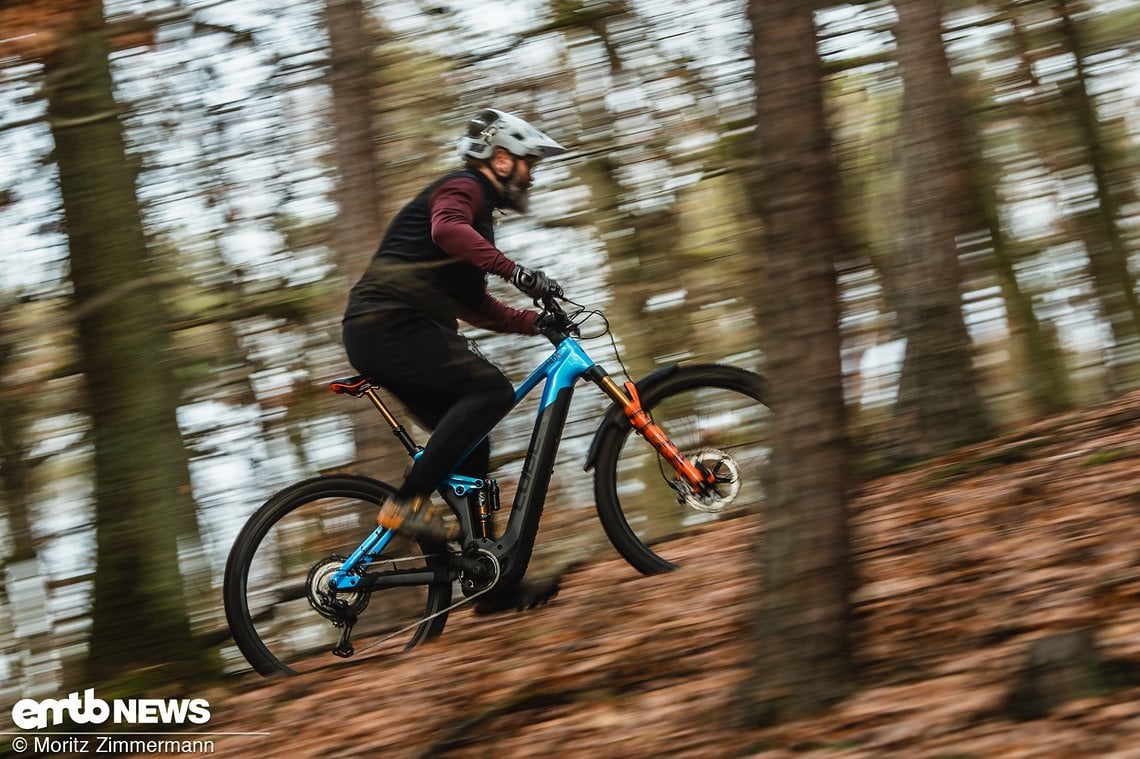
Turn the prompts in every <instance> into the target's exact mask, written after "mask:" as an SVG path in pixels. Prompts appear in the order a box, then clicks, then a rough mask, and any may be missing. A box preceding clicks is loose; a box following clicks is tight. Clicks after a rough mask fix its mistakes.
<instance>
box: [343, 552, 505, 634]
mask: <svg viewBox="0 0 1140 759" xmlns="http://www.w3.org/2000/svg"><path fill="white" fill-rule="evenodd" d="M436 555H438V554H431V555H424V556H402V557H400V558H397V559H385V561H390V562H393V563H395V562H397V561H415V560H417V559H426V558H433V557H434V556H436ZM486 555H487V556H490V557H491V560H492V561H493V562H494V566H495V576H494V578H493V579H492V580H491V581H490V582H489V583H488V584H487V587H485V588H483V589H482V590H480V591H478V592H476V593H472V594H471V595H469V596H464V597H463V598H461V599H459V600H458V601H456V602H455V603H453V604H451V606H448V607H447V608H444V609H440V610H439V611H436V612H432V613H431V614H428V615H427V616H426V617H424V618H422V619H419V620H416V621H415V622H411V623H409V624H407V625H404V626H403V627H401V628H400V629H399V630H393V631H392V632H390V633H388V634H387V635H385V636H384V637H383V638H379V639H378V640H374V641H372V642H371V643H369V644H368V645H366V646H364V647H362V648H360V649H359V650H358V651H357V654H362V653H364V652H365V651H368V650H370V649H373V648H375V647H376V646H379V645H380V644H381V643H385V642H387V641H389V640H391V639H392V638H395V637H396V636H397V635H401V634H403V633H406V632H407V631H408V630H411V629H413V628H416V627H419V626H420V625H422V624H424V623H425V622H430V621H432V620H433V619H436V618H437V617H442V616H443V615H444V614H450V613H451V612H453V611H455V610H456V609H458V608H459V607H460V606H465V605H466V604H469V603H471V602H472V601H474V600H475V599H476V598H478V597H479V596H481V595H483V594H484V593H489V592H490V591H492V590H494V589H495V586H496V584H497V583H498V582H499V577H500V576H501V575H502V569H501V568H500V566H499V560H498V559H496V558H495V556H494V554H491V553H488V554H486Z"/></svg>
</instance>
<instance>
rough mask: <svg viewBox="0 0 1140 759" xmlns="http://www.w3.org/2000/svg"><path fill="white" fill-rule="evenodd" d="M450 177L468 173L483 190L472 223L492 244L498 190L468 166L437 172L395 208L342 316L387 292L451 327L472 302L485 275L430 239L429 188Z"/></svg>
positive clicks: (373, 304)
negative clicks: (440, 174) (439, 174)
mask: <svg viewBox="0 0 1140 759" xmlns="http://www.w3.org/2000/svg"><path fill="white" fill-rule="evenodd" d="M456 177H471V178H472V179H474V180H476V182H478V184H479V187H480V188H481V189H482V190H483V210H482V212H481V213H480V214H479V216H478V217H477V218H475V219H474V221H473V223H472V226H473V227H474V228H475V231H476V232H478V233H479V234H480V235H482V236H483V237H484V238H485V239H486V240H487V241H488V242H490V243H492V244H494V242H495V229H494V217H493V214H494V210H495V202H496V200H497V199H498V194H497V193H496V191H495V188H494V186H493V185H492V184H491V182H490V180H488V179H487V178H486V177H485V176H483V175H482V174H480V173H479V172H478V171H475V170H474V169H465V170H463V171H456V172H453V173H451V174H448V175H446V176H444V177H440V178H439V179H437V180H435V181H434V182H432V183H431V184H429V185H428V186H427V187H425V188H424V189H423V190H422V191H421V192H420V194H419V195H417V196H416V197H415V198H414V199H413V200H412V201H411V202H410V203H408V204H407V205H406V206H404V208H403V209H402V210H401V211H400V213H398V214H396V218H394V219H393V220H392V223H391V224H389V225H388V229H387V231H386V232H385V233H384V238H383V239H382V240H381V241H380V247H379V248H378V249H377V250H376V255H375V256H374V257H373V258H372V263H371V264H370V265H369V266H368V269H367V270H366V271H365V272H364V276H363V277H361V278H360V281H359V282H357V283H356V285H355V286H354V287H353V288H352V291H351V293H350V294H349V302H348V309H347V310H346V311H345V318H348V317H352V316H358V315H360V314H364V313H370V312H374V311H377V310H381V309H382V308H383V306H384V305H385V304H391V299H392V298H393V297H395V298H397V299H399V300H401V301H404V302H405V303H409V304H411V305H413V306H415V307H416V308H418V309H420V310H421V311H423V312H424V313H425V314H427V315H428V316H430V317H432V318H433V319H436V320H437V321H439V322H440V323H442V324H444V325H446V326H448V327H450V328H453V329H454V328H457V327H458V325H456V317H457V316H458V315H459V314H460V313H462V312H463V311H464V310H467V309H469V308H473V307H474V306H476V305H477V304H478V303H479V302H480V301H481V300H482V298H483V293H484V292H486V289H487V275H486V274H485V273H484V272H483V271H481V270H480V269H478V268H477V267H475V266H472V265H471V264H469V263H466V262H464V261H460V260H458V259H456V258H453V257H451V256H449V255H448V254H447V253H445V252H444V251H443V250H442V249H441V248H440V247H439V246H438V245H436V244H435V243H434V242H433V241H432V239H431V208H430V203H429V201H430V199H431V196H432V193H434V192H435V191H436V189H438V188H439V186H440V185H441V184H443V183H444V182H446V181H448V180H449V179H454V178H456Z"/></svg>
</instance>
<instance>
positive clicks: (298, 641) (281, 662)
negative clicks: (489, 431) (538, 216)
mask: <svg viewBox="0 0 1140 759" xmlns="http://www.w3.org/2000/svg"><path fill="white" fill-rule="evenodd" d="M563 302H567V303H569V301H563ZM541 305H542V307H543V312H544V315H546V316H547V318H545V319H544V320H543V323H545V324H548V325H552V326H548V327H547V328H545V329H544V330H543V334H544V336H545V337H546V338H547V339H549V340H550V342H551V343H552V344H553V345H554V352H553V353H552V354H551V355H550V357H549V358H547V359H546V360H545V361H543V362H542V363H541V364H540V365H539V366H538V367H537V368H536V369H535V370H534V371H533V372H532V373H531V374H530V376H529V377H527V378H526V380H525V381H523V383H522V384H521V385H520V386H519V387H518V389H517V391H516V393H515V403H516V406H517V404H518V403H519V402H520V401H521V400H522V399H523V398H524V397H526V396H527V395H528V394H530V393H531V392H532V391H534V390H535V389H536V388H538V387H539V386H541V387H542V390H541V398H540V402H539V407H538V415H537V419H536V421H535V424H534V431H533V433H532V435H531V440H530V447H529V449H528V451H527V454H526V458H525V461H524V463H523V467H522V472H521V474H519V477H518V485H517V489H516V493H515V498H514V502H513V505H512V507H511V510H510V515H509V518H508V520H507V523H506V527H505V529H504V530H502V531H501V532H499V531H497V530H496V529H495V525H494V514H495V512H497V511H498V510H499V505H500V504H499V487H498V484H497V482H496V481H495V480H493V479H491V478H489V477H487V478H472V477H466V476H460V475H452V476H449V477H448V478H447V479H446V480H445V481H444V482H443V484H442V485H441V486H440V487H439V489H438V494H439V497H440V498H441V499H442V500H443V502H444V503H446V504H447V506H448V507H449V509H450V511H451V513H452V514H453V515H454V518H455V519H457V520H458V522H459V525H460V528H461V538H460V540H459V541H456V542H454V543H450V544H448V545H447V546H446V547H444V548H440V547H438V546H435V547H431V548H429V547H428V546H426V545H419V544H417V543H416V542H414V541H409V540H408V539H407V538H405V537H404V536H402V535H398V534H396V533H393V532H392V531H389V530H386V529H384V528H381V527H377V526H376V514H377V511H378V510H379V506H380V504H381V503H382V502H383V501H384V499H385V498H386V497H387V496H388V495H389V494H390V493H392V492H393V490H394V488H393V487H392V486H391V485H388V484H386V483H384V482H381V481H379V480H376V479H372V478H369V477H364V476H360V475H354V474H329V475H324V476H320V477H314V478H312V479H308V480H305V481H303V482H299V483H297V484H295V485H292V486H290V487H287V488H285V489H284V490H282V491H280V492H279V493H277V494H276V495H274V496H273V497H272V498H270V499H269V500H268V501H267V502H266V503H265V504H264V505H263V506H262V507H261V508H260V509H258V510H257V511H256V512H255V513H254V514H253V515H252V516H251V517H250V518H249V520H248V521H247V522H246V524H245V526H244V527H243V529H242V530H241V532H240V533H239V534H238V536H237V539H236V540H235V542H234V545H233V548H232V550H231V551H230V555H229V559H228V561H227V564H226V573H225V582H224V591H223V592H224V598H225V609H226V619H227V621H228V623H229V626H230V630H231V632H232V634H233V637H234V641H235V642H236V643H237V646H238V648H239V649H240V651H241V653H242V654H243V655H244V657H245V658H246V660H247V661H248V662H249V663H250V664H251V665H252V666H253V668H254V669H255V670H257V671H258V672H259V673H261V674H263V675H272V674H295V673H297V672H299V671H305V670H311V669H314V668H319V667H323V666H327V665H329V664H331V663H341V662H344V661H346V660H359V659H361V658H364V657H365V656H373V655H376V654H384V653H388V654H390V653H393V652H396V651H400V650H404V649H408V648H411V647H413V646H415V645H417V644H419V643H421V642H423V641H425V640H429V639H431V638H433V637H435V636H438V635H439V634H440V633H441V632H442V631H443V627H444V624H445V623H446V622H447V617H448V614H449V613H450V612H451V611H452V610H454V609H456V608H458V607H460V606H462V605H464V604H467V603H470V602H472V601H474V600H475V599H477V598H478V597H479V596H481V595H483V594H485V593H488V592H490V591H491V590H492V589H494V588H496V587H506V586H507V585H508V584H509V583H513V582H516V581H517V580H519V579H520V578H521V577H522V576H523V574H524V573H525V572H526V570H527V566H528V563H529V561H530V557H531V553H532V551H533V549H534V545H535V538H536V536H537V534H538V527H539V520H540V517H541V516H542V510H543V504H544V502H545V499H546V494H547V489H548V487H549V484H550V478H551V474H552V472H553V469H554V462H555V457H556V454H557V452H558V447H559V443H560V441H561V437H562V433H563V430H564V427H565V424H566V419H567V413H568V409H569V407H570V401H571V398H572V396H573V393H574V388H575V385H576V384H577V383H578V382H579V381H580V380H587V381H589V382H591V383H593V384H594V385H596V386H597V387H598V388H599V389H601V391H602V392H603V393H605V394H606V395H607V396H608V397H609V398H610V399H611V400H612V401H613V403H612V405H611V406H610V407H609V410H608V411H607V412H606V413H605V415H604V416H602V418H601V420H600V424H599V426H598V429H597V432H596V433H595V435H594V439H593V442H592V444H591V446H590V449H589V453H588V455H587V457H586V462H585V470H586V471H590V470H593V476H594V495H595V500H596V505H597V514H598V517H599V518H600V520H601V523H602V526H603V527H604V528H605V532H606V535H607V536H608V538H609V540H610V542H611V543H612V544H613V546H614V547H615V548H616V549H617V551H618V552H619V553H620V554H621V555H622V556H623V557H624V558H625V559H626V560H627V561H628V562H629V563H630V564H631V565H632V566H633V567H635V568H636V569H638V570H639V571H641V572H644V573H647V574H650V573H657V572H664V571H668V570H671V569H674V568H676V567H677V566H678V563H679V562H680V561H682V560H683V558H682V557H684V556H685V551H686V540H685V535H686V533H687V532H688V531H690V530H691V529H694V528H698V527H700V526H704V525H707V524H708V523H710V522H716V521H718V520H723V519H726V518H731V517H737V516H741V515H742V514H745V513H748V512H751V511H754V510H755V509H756V507H757V506H758V505H759V503H760V502H761V501H762V498H763V488H762V485H761V481H760V474H761V471H762V469H763V466H764V464H765V462H766V461H767V459H768V445H769V422H770V414H769V412H768V409H767V406H766V403H765V397H766V392H765V384H764V381H763V379H762V378H761V377H760V376H759V375H757V374H754V373H752V372H748V371H745V370H742V369H738V368H734V367H730V366H723V365H712V364H706V365H693V366H678V365H673V366H667V367H664V368H661V369H658V370H657V371H655V372H653V373H651V374H649V375H647V376H646V377H644V378H643V379H641V380H640V381H638V382H636V383H634V382H625V383H623V384H619V383H618V382H617V381H615V380H614V379H613V378H612V377H611V376H610V375H609V374H608V373H607V372H606V371H605V370H604V369H603V368H602V367H601V366H599V365H598V364H596V363H594V361H593V360H592V359H591V358H590V357H589V355H588V354H587V353H586V351H585V350H584V349H583V347H582V346H581V344H580V343H579V342H578V340H577V339H575V338H576V336H577V335H578V334H579V327H580V325H581V324H582V323H583V321H585V319H586V318H588V317H589V316H590V315H592V314H595V313H597V312H591V311H585V310H584V309H582V308H581V307H577V308H576V310H574V311H573V312H572V313H570V314H568V313H567V312H566V311H565V310H564V308H563V307H562V306H561V304H560V303H559V301H558V300H557V299H556V298H554V297H551V296H547V297H546V298H543V299H542V303H541ZM602 318H603V319H604V317H602ZM607 332H608V324H607ZM330 388H331V389H332V390H333V392H336V393H341V394H346V395H351V396H353V397H357V398H367V399H368V400H369V401H371V403H372V404H373V406H375V408H376V410H377V411H378V412H379V413H380V415H381V416H382V417H383V418H384V420H385V422H386V423H387V424H388V425H389V427H391V429H392V431H393V433H394V435H395V436H396V438H397V439H398V440H399V441H400V443H401V444H402V445H403V447H404V449H405V450H406V451H407V453H408V455H409V456H412V457H414V456H416V455H417V454H418V452H419V451H420V450H421V448H420V446H419V445H417V444H416V442H415V441H414V440H413V439H412V437H411V435H410V434H409V433H408V432H407V430H406V429H405V428H404V426H403V425H402V424H401V423H400V422H399V421H398V420H397V419H396V417H395V416H394V415H393V414H392V412H391V411H390V410H389V408H388V406H387V405H386V404H385V403H384V401H383V400H382V398H381V397H380V395H379V393H378V392H377V388H376V386H375V385H374V384H373V382H372V381H371V379H370V378H368V377H365V376H356V377H350V378H346V379H341V380H337V381H335V382H333V383H331V385H330ZM457 591H458V593H459V594H460V595H461V598H459V599H458V600H457V601H453V597H454V596H455V594H456V592H457Z"/></svg>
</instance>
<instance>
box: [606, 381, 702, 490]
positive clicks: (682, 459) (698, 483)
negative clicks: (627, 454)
mask: <svg viewBox="0 0 1140 759" xmlns="http://www.w3.org/2000/svg"><path fill="white" fill-rule="evenodd" d="M593 379H594V381H595V382H596V383H597V385H598V387H600V388H601V389H602V391H603V392H604V393H605V394H606V395H608V396H609V397H610V398H611V399H613V401H614V403H616V404H618V405H619V406H620V407H621V410H622V411H623V412H625V415H626V417H627V418H628V419H629V423H630V425H631V426H632V427H633V429H634V430H636V431H637V434H639V435H641V436H642V437H643V438H645V440H646V442H648V443H649V444H650V445H651V446H653V450H655V451H657V453H658V454H660V455H661V457H662V458H663V459H665V460H666V461H668V462H669V465H670V466H672V467H673V471H675V472H676V473H677V474H678V476H680V477H681V478H683V479H684V480H685V482H687V483H688V484H689V487H690V488H692V490H693V492H694V493H696V494H698V495H699V494H700V493H702V492H703V491H704V489H705V487H706V486H708V485H711V484H714V483H715V482H716V477H715V476H714V475H713V474H712V473H710V472H705V471H702V470H701V469H700V468H699V467H697V466H696V465H695V464H694V463H693V462H691V461H689V459H688V458H686V456H685V454H683V453H681V451H680V450H679V449H678V448H677V446H676V445H674V444H673V442H672V441H671V440H669V436H668V435H666V434H665V431H664V430H662V429H661V428H660V427H658V426H657V424H656V423H654V421H653V418H652V417H651V416H649V412H647V411H646V410H645V409H644V408H642V406H641V398H640V397H639V396H638V394H637V386H636V385H634V384H633V383H632V382H626V383H625V388H624V390H623V389H622V387H621V386H619V385H618V383H616V382H614V380H613V378H612V377H610V376H609V375H608V374H605V373H604V372H598V373H596V374H595V376H594V377H593Z"/></svg>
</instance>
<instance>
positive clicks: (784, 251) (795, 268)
mask: <svg viewBox="0 0 1140 759" xmlns="http://www.w3.org/2000/svg"><path fill="white" fill-rule="evenodd" d="M749 16H750V22H751V25H752V34H753V54H754V56H755V71H757V72H762V75H760V76H757V77H756V79H755V88H756V139H757V146H758V148H757V149H758V151H759V158H758V170H757V172H758V173H757V176H756V178H755V180H754V182H753V184H752V189H751V191H752V193H753V195H754V196H755V198H756V205H757V208H758V209H759V211H760V214H761V218H762V220H763V225H764V230H763V240H764V252H765V256H766V257H765V260H764V266H763V273H762V282H763V285H762V296H761V297H762V299H763V300H762V303H761V304H760V308H761V313H762V318H763V321H764V337H765V340H764V345H763V347H764V355H765V359H766V361H765V367H766V369H765V371H766V372H767V375H768V379H769V380H770V383H771V385H770V386H771V403H772V407H773V411H774V412H775V413H774V415H773V425H772V439H773V445H772V460H771V473H770V480H769V483H768V485H767V492H766V498H765V504H764V512H763V528H764V539H763V541H762V545H763V548H762V569H761V583H762V585H763V590H762V591H761V593H760V601H759V608H758V611H757V616H756V640H755V643H754V645H755V657H756V658H755V662H754V665H753V668H754V674H753V677H752V682H751V683H750V684H749V693H747V694H746V699H747V709H748V713H747V715H746V717H747V719H748V721H749V722H750V723H765V722H769V721H772V720H776V719H781V718H786V717H794V716H797V715H803V714H808V713H811V712H814V711H817V710H820V709H822V708H824V707H825V706H827V705H828V704H830V703H832V702H834V701H836V700H838V699H840V698H842V697H843V696H845V695H846V694H847V693H848V692H849V691H850V688H851V667H852V664H851V656H850V640H849V638H850V630H849V624H850V612H849V607H848V594H849V591H850V588H851V568H850V555H849V554H850V549H849V546H848V540H849V539H848V532H847V521H846V513H845V509H846V497H847V483H848V479H847V473H848V466H849V450H848V440H847V437H846V432H845V427H846V415H845V408H844V397H843V375H842V367H841V364H840V334H839V301H838V283H837V274H836V265H835V262H836V260H837V258H838V257H839V256H840V254H841V253H842V251H843V250H844V248H845V244H844V240H843V239H842V235H841V233H840V231H839V228H838V222H837V219H838V216H839V213H838V210H839V206H838V199H837V197H836V187H837V183H838V177H837V173H836V167H835V163H834V160H833V157H832V154H831V145H830V137H829V134H828V129H827V124H826V120H825V115H824V102H823V85H822V64H821V61H820V60H819V55H818V52H817V46H816V35H815V27H814V18H813V12H812V7H811V4H809V3H803V2H800V0H751V2H750V4H749Z"/></svg>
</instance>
